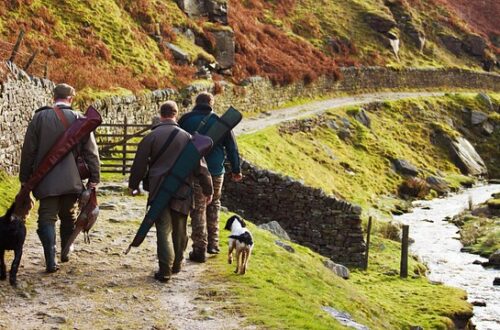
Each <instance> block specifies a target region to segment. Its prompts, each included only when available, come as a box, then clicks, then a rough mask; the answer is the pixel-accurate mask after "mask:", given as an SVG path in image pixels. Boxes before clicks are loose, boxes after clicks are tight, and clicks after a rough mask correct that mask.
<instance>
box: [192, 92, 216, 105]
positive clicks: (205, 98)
mask: <svg viewBox="0 0 500 330" xmlns="http://www.w3.org/2000/svg"><path fill="white" fill-rule="evenodd" d="M195 102H196V105H200V104H208V105H212V104H214V96H213V95H212V94H211V93H209V92H201V93H200V94H198V96H196V101H195Z"/></svg>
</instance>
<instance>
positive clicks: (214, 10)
mask: <svg viewBox="0 0 500 330" xmlns="http://www.w3.org/2000/svg"><path fill="white" fill-rule="evenodd" d="M205 3H206V9H207V11H208V18H209V19H210V21H212V22H219V23H222V24H227V23H228V21H227V0H206V1H205Z"/></svg>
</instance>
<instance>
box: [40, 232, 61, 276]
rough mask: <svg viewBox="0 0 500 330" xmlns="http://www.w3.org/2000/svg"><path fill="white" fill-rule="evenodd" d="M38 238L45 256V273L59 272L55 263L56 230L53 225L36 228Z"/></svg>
mask: <svg viewBox="0 0 500 330" xmlns="http://www.w3.org/2000/svg"><path fill="white" fill-rule="evenodd" d="M37 234H38V237H40V241H41V242H42V246H43V254H44V256H45V266H46V271H47V273H54V272H57V271H58V270H59V267H58V266H57V263H56V229H55V226H54V225H50V224H48V225H47V224H45V225H42V226H40V227H39V228H38V230H37Z"/></svg>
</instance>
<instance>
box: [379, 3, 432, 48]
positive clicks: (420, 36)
mask: <svg viewBox="0 0 500 330" xmlns="http://www.w3.org/2000/svg"><path fill="white" fill-rule="evenodd" d="M386 5H387V6H388V7H389V9H390V10H391V13H392V16H394V19H395V20H396V22H397V25H398V27H399V29H400V30H401V31H403V32H404V33H406V34H407V35H408V37H410V39H411V41H412V42H413V43H414V45H415V46H416V47H417V48H418V49H419V50H420V51H422V50H423V49H424V45H425V33H424V31H423V29H422V27H420V26H419V25H418V24H417V23H416V22H415V20H414V19H413V16H412V14H411V12H410V11H409V10H408V8H407V6H408V5H407V4H406V3H405V2H403V1H394V0H388V1H386Z"/></svg>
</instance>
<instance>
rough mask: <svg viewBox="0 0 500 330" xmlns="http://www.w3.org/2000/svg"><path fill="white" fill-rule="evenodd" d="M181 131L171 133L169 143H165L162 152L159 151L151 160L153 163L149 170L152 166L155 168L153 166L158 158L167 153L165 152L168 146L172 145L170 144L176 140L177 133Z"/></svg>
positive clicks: (175, 129) (176, 130)
mask: <svg viewBox="0 0 500 330" xmlns="http://www.w3.org/2000/svg"><path fill="white" fill-rule="evenodd" d="M179 131H180V129H178V128H174V130H173V131H172V133H170V135H169V136H168V138H167V141H165V143H164V144H163V146H162V147H161V149H160V151H158V153H157V154H156V155H155V157H154V158H152V159H151V162H150V163H149V168H151V166H153V164H154V163H156V161H157V160H158V158H160V156H161V155H163V153H164V152H165V150H167V148H168V146H169V145H170V143H172V141H173V140H174V138H175V136H176V135H177V133H179Z"/></svg>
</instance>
